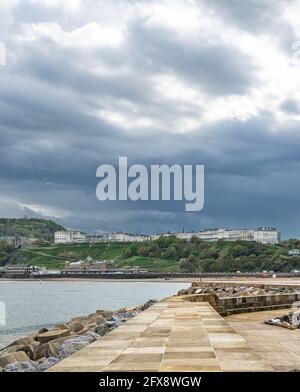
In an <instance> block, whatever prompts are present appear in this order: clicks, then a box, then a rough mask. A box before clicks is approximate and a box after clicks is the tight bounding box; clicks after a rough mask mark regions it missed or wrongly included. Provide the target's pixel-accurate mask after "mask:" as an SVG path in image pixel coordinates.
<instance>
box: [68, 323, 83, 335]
mask: <svg viewBox="0 0 300 392" xmlns="http://www.w3.org/2000/svg"><path fill="white" fill-rule="evenodd" d="M83 328H84V324H83V323H82V322H80V321H73V322H72V323H71V324H70V325H69V329H70V331H71V332H79V331H81V330H83Z"/></svg>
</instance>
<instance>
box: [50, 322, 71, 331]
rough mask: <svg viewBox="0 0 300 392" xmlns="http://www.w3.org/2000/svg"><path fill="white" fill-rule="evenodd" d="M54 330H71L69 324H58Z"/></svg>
mask: <svg viewBox="0 0 300 392" xmlns="http://www.w3.org/2000/svg"><path fill="white" fill-rule="evenodd" d="M54 329H69V327H68V326H67V324H57V325H55V327H54ZM45 332H47V331H45Z"/></svg>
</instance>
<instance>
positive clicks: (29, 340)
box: [8, 336, 35, 347]
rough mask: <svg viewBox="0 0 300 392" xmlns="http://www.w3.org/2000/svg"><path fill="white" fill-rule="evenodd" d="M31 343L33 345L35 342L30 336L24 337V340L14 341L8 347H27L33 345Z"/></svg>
mask: <svg viewBox="0 0 300 392" xmlns="http://www.w3.org/2000/svg"><path fill="white" fill-rule="evenodd" d="M33 343H35V340H34V339H33V338H32V337H31V336H26V337H24V338H20V339H18V340H15V341H14V342H12V343H11V344H10V345H9V346H8V347H11V346H16V345H23V346H27V345H28V344H33Z"/></svg>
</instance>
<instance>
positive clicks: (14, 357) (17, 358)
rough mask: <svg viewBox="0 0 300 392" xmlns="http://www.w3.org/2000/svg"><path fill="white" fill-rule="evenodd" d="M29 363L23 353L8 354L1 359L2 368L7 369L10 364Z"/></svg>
mask: <svg viewBox="0 0 300 392" xmlns="http://www.w3.org/2000/svg"><path fill="white" fill-rule="evenodd" d="M23 361H29V358H28V356H27V354H25V353H24V352H23V351H17V352H16V353H11V354H7V355H5V356H4V357H1V358H0V366H1V367H3V368H5V367H6V366H7V365H9V364H10V363H14V362H23Z"/></svg>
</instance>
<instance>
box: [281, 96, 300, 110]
mask: <svg viewBox="0 0 300 392" xmlns="http://www.w3.org/2000/svg"><path fill="white" fill-rule="evenodd" d="M280 108H281V109H282V110H283V111H285V112H287V113H293V114H300V104H299V102H298V101H296V100H294V99H287V100H286V101H284V102H282V104H281V106H280Z"/></svg>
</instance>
